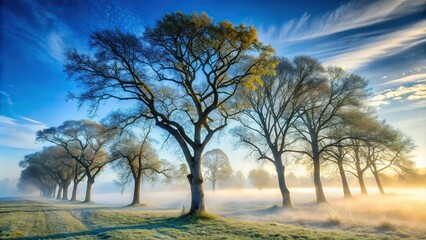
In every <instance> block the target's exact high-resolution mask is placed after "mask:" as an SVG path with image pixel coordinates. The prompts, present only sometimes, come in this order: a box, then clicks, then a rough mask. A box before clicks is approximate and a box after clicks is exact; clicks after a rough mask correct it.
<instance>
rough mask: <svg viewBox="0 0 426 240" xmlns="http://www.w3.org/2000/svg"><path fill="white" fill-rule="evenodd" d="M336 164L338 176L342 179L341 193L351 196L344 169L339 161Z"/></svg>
mask: <svg viewBox="0 0 426 240" xmlns="http://www.w3.org/2000/svg"><path fill="white" fill-rule="evenodd" d="M337 165H338V166H339V173H340V178H341V179H342V187H343V194H344V196H345V198H352V194H351V190H350V189H349V184H348V180H347V179H346V174H345V169H344V168H343V163H342V162H340V161H339V162H338V163H337Z"/></svg>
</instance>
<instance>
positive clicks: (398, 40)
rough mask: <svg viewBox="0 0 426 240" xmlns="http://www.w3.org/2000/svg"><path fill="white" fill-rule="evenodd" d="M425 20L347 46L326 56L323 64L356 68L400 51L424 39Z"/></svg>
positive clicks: (425, 32)
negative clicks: (339, 51) (338, 52)
mask: <svg viewBox="0 0 426 240" xmlns="http://www.w3.org/2000/svg"><path fill="white" fill-rule="evenodd" d="M425 38H426V20H422V21H419V22H417V23H414V24H412V25H411V26H408V27H406V28H404V29H403V30H399V31H395V32H392V33H388V34H383V35H379V36H376V37H372V38H370V39H369V43H366V44H363V45H361V46H359V47H357V48H355V49H353V48H348V49H346V51H345V52H343V53H341V54H338V55H336V56H334V57H331V58H328V59H327V60H326V62H325V64H328V65H339V66H342V67H344V68H346V69H350V70H351V69H356V68H359V67H362V66H364V65H365V64H367V63H369V62H371V61H374V60H376V59H378V58H382V57H385V56H391V55H394V54H397V53H400V52H401V51H403V50H406V49H408V48H410V47H412V46H415V45H417V44H419V43H422V42H424V41H426V39H425Z"/></svg>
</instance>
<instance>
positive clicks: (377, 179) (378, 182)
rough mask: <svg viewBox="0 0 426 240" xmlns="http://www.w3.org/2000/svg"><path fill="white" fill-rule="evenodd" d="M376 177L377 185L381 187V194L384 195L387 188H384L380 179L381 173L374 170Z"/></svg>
mask: <svg viewBox="0 0 426 240" xmlns="http://www.w3.org/2000/svg"><path fill="white" fill-rule="evenodd" d="M373 175H374V179H376V183H377V187H378V188H379V191H380V194H382V195H384V194H385V190H384V189H383V186H382V183H381V181H380V177H379V173H378V172H376V171H373Z"/></svg>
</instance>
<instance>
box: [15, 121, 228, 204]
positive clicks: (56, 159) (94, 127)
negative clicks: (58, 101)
mask: <svg viewBox="0 0 426 240" xmlns="http://www.w3.org/2000/svg"><path fill="white" fill-rule="evenodd" d="M107 125H110V127H107ZM146 126H147V127H146V128H145V129H144V133H142V136H143V138H142V139H139V138H137V137H136V136H135V135H134V133H132V132H131V131H128V130H127V131H123V129H121V128H120V129H119V128H117V125H111V124H106V123H104V124H100V123H96V122H91V121H87V120H81V121H65V122H64V123H63V124H62V125H60V126H59V127H57V128H48V129H44V130H42V131H39V132H37V140H38V141H43V142H50V143H53V144H54V146H50V147H45V148H43V149H42V150H41V151H39V152H36V153H33V154H29V155H26V156H25V158H24V160H23V161H21V162H20V166H21V167H22V168H24V169H23V170H22V173H21V177H20V186H21V188H24V187H26V185H28V184H30V185H33V186H35V187H36V188H38V189H39V190H40V193H41V195H42V196H44V197H53V196H54V195H55V192H56V189H57V194H56V195H57V197H56V199H62V200H68V199H69V197H68V188H69V186H70V185H71V183H73V189H72V197H71V199H70V200H71V201H76V200H77V189H78V184H79V183H80V182H81V181H82V180H84V179H86V180H87V186H86V194H85V199H84V202H90V201H91V192H92V185H93V184H94V183H95V178H96V177H97V176H98V175H99V174H100V173H101V172H102V170H103V169H104V168H105V166H106V165H107V164H111V165H112V168H113V169H114V170H115V171H116V172H117V174H118V180H117V181H116V183H117V185H119V186H120V187H121V188H122V190H124V188H125V187H126V186H127V185H128V184H129V183H131V182H133V183H134V188H133V200H132V203H131V205H139V204H140V195H141V193H140V189H141V183H142V182H143V180H144V178H145V180H148V181H150V182H154V181H155V180H156V179H157V177H158V176H159V175H160V174H161V175H163V176H165V177H166V180H167V181H169V182H170V180H176V179H179V178H182V177H185V178H186V177H187V175H188V170H187V167H186V166H185V165H180V168H178V169H177V168H176V167H175V166H173V165H172V164H171V163H169V162H167V161H165V160H162V159H159V157H158V154H157V152H156V150H155V149H154V147H153V146H152V142H153V141H154V140H153V139H150V138H149V134H150V132H151V129H152V125H146ZM107 149H108V150H109V151H107ZM203 159H204V161H203V169H204V172H205V176H206V178H207V179H208V180H209V181H211V183H212V186H213V190H214V189H215V186H216V183H217V181H218V180H227V179H229V178H230V177H231V175H232V167H231V165H230V163H229V160H228V157H227V155H226V154H225V153H224V152H223V151H222V150H220V149H213V150H211V151H208V152H206V153H205V154H204V156H203Z"/></svg>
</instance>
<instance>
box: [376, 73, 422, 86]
mask: <svg viewBox="0 0 426 240" xmlns="http://www.w3.org/2000/svg"><path fill="white" fill-rule="evenodd" d="M423 80H426V73H419V74H412V75H409V76H406V77H402V78H398V79H394V80H391V81H388V82H385V83H382V84H380V85H388V84H394V83H409V82H417V81H423Z"/></svg>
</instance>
